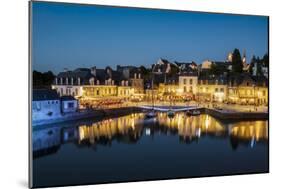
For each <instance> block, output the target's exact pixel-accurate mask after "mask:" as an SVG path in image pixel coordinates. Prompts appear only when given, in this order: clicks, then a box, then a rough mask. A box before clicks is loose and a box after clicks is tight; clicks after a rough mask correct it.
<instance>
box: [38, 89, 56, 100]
mask: <svg viewBox="0 0 281 189" xmlns="http://www.w3.org/2000/svg"><path fill="white" fill-rule="evenodd" d="M59 99H60V97H59V95H58V93H57V91H56V90H51V89H33V91H32V101H43V100H59Z"/></svg>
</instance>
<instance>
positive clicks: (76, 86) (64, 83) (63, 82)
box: [52, 68, 94, 97]
mask: <svg viewBox="0 0 281 189" xmlns="http://www.w3.org/2000/svg"><path fill="white" fill-rule="evenodd" d="M93 77H94V76H93V74H92V73H91V70H90V69H88V68H78V69H75V70H74V71H69V70H65V71H64V72H60V73H59V74H58V75H57V76H56V77H55V81H54V84H53V85H52V89H55V90H57V92H58V93H59V95H60V96H65V95H66V96H69V95H71V96H75V97H80V96H82V92H83V86H84V85H89V84H90V83H92V82H93V79H92V78H93Z"/></svg>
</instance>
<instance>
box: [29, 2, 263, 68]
mask: <svg viewBox="0 0 281 189" xmlns="http://www.w3.org/2000/svg"><path fill="white" fill-rule="evenodd" d="M32 19H33V21H32V27H33V28H32V32H33V33H32V40H33V42H32V53H33V57H32V58H33V69H34V70H38V71H44V72H45V71H48V70H51V71H53V72H54V73H58V72H60V71H63V69H64V68H68V69H75V68H77V67H92V66H97V67H99V68H104V67H105V66H107V65H109V66H111V67H112V68H114V69H115V68H116V65H118V64H120V65H137V66H139V65H145V66H150V65H151V64H153V63H155V62H156V61H157V60H158V59H159V58H160V57H162V58H166V59H168V60H171V61H192V60H193V61H195V62H196V63H198V64H199V63H202V61H203V60H206V59H210V60H218V61H219V60H225V59H226V56H227V54H228V53H229V52H231V51H233V49H234V48H239V49H240V52H241V55H242V54H243V51H244V50H245V51H246V55H247V60H248V61H250V58H251V57H252V56H253V55H256V56H260V57H262V56H263V55H264V54H265V53H267V47H268V46H267V43H268V31H267V24H268V21H267V17H262V16H241V15H226V14H208V13H196V12H178V11H167V10H152V9H136V8H116V7H114V8H113V7H104V6H90V5H75V4H62V3H48V2H33V5H32Z"/></svg>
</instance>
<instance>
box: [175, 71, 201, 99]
mask: <svg viewBox="0 0 281 189" xmlns="http://www.w3.org/2000/svg"><path fill="white" fill-rule="evenodd" d="M197 85H198V76H197V73H183V74H181V75H180V76H179V91H180V93H181V94H182V95H183V96H184V97H185V98H189V99H194V98H195V96H196V95H197Z"/></svg>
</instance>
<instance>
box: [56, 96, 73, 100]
mask: <svg viewBox="0 0 281 189" xmlns="http://www.w3.org/2000/svg"><path fill="white" fill-rule="evenodd" d="M60 98H61V100H62V101H67V100H76V99H75V98H74V97H73V96H61V97H60Z"/></svg>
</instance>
